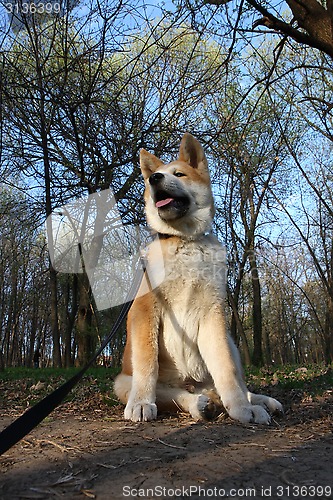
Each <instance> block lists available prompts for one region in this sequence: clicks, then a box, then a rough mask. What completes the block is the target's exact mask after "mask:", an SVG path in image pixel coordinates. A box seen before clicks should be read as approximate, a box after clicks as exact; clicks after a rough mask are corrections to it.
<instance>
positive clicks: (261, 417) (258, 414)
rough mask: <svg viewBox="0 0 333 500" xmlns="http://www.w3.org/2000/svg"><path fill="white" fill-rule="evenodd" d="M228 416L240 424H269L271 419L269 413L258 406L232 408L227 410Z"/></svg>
mask: <svg viewBox="0 0 333 500" xmlns="http://www.w3.org/2000/svg"><path fill="white" fill-rule="evenodd" d="M228 413H229V416H230V417H231V418H233V419H234V420H238V421H239V422H241V423H242V424H248V423H255V424H266V425H267V424H270V422H271V417H270V415H269V413H267V411H266V410H265V409H264V408H263V407H262V406H258V405H246V406H245V405H244V406H233V407H231V408H230V409H228Z"/></svg>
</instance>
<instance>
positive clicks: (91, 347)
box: [76, 273, 96, 366]
mask: <svg viewBox="0 0 333 500" xmlns="http://www.w3.org/2000/svg"><path fill="white" fill-rule="evenodd" d="M78 292H79V294H78V295H79V308H78V315H77V323H76V342H77V349H78V353H77V362H78V365H79V366H84V365H85V364H86V363H87V362H88V361H89V360H90V358H91V357H92V355H93V354H94V352H95V349H96V332H95V331H94V328H93V316H94V311H93V307H92V303H91V288H90V284H89V279H88V276H87V274H86V273H82V274H79V275H78Z"/></svg>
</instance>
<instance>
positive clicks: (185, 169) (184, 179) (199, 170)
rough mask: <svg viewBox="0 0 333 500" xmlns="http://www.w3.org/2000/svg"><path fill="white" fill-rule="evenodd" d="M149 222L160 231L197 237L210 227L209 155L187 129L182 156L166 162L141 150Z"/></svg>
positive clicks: (180, 153) (181, 148)
mask: <svg viewBox="0 0 333 500" xmlns="http://www.w3.org/2000/svg"><path fill="white" fill-rule="evenodd" d="M140 166H141V171H142V175H143V177H144V180H145V184H146V190H145V203H146V214H147V221H148V224H149V225H150V227H151V228H152V229H154V230H155V231H156V232H158V233H162V234H170V235H177V236H185V237H188V238H193V237H196V236H198V235H200V234H203V233H204V232H206V231H209V230H210V227H211V222H212V219H213V217H214V201H213V196H212V190H211V184H210V178H209V172H208V167H207V159H206V156H205V153H204V150H203V149H202V147H201V145H200V144H199V142H198V141H197V140H196V139H195V138H194V137H193V136H192V135H191V134H188V133H186V134H185V135H184V136H183V138H182V141H181V144H180V149H179V155H178V160H176V161H173V162H171V163H168V164H164V163H163V162H162V161H161V160H159V159H158V158H156V156H154V155H152V154H150V153H148V152H147V151H145V150H141V153H140Z"/></svg>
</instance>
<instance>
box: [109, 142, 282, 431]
mask: <svg viewBox="0 0 333 500" xmlns="http://www.w3.org/2000/svg"><path fill="white" fill-rule="evenodd" d="M140 163H141V170H142V174H143V177H144V179H145V184H146V190H145V204H146V213H147V220H148V223H149V224H150V226H151V227H152V229H153V230H155V231H156V232H157V233H160V234H161V236H160V239H159V240H156V241H155V242H153V243H152V244H151V245H150V247H149V248H148V251H147V259H148V263H149V265H150V266H151V268H155V267H158V266H157V264H158V263H157V262H155V261H156V255H158V252H157V251H156V249H157V247H156V245H161V250H162V254H163V264H164V272H165V277H164V280H163V282H162V284H160V286H158V287H157V288H155V289H153V290H151V291H150V292H149V293H146V294H145V295H142V296H138V298H136V300H135V301H134V303H133V305H132V307H131V310H130V313H129V316H128V322H127V343H126V348H125V352H124V359H123V370H122V372H121V374H120V375H119V376H118V377H117V378H116V380H115V392H116V394H117V396H118V397H119V399H120V400H121V401H122V402H123V403H125V404H126V408H125V418H126V419H129V420H133V421H141V420H143V421H147V420H152V419H154V418H156V415H157V409H159V410H160V411H164V410H175V409H180V410H181V411H185V412H189V413H191V415H192V416H193V417H194V418H196V419H199V418H213V417H214V416H216V415H217V414H219V413H220V412H221V411H222V410H223V408H224V409H226V411H227V412H228V413H229V415H230V416H231V417H232V418H234V419H236V420H239V421H240V422H244V423H245V422H257V423H269V421H270V415H269V413H268V412H271V413H272V412H275V411H282V406H281V404H280V403H279V402H278V401H276V400H275V399H273V398H270V397H267V396H259V395H255V394H252V393H250V392H249V391H248V390H247V388H246V385H245V382H244V380H243V376H242V368H241V363H240V358H239V354H238V351H237V348H236V347H235V345H234V343H233V342H232V340H231V338H230V337H229V335H228V333H227V330H226V325H225V315H224V302H225V279H226V269H225V258H224V249H223V247H222V246H221V244H220V243H219V242H218V240H217V239H216V238H215V237H214V236H213V235H212V234H211V232H210V230H211V222H212V219H213V216H214V202H213V196H212V191H211V185H210V179H209V172H208V167H207V160H206V157H205V154H204V151H203V149H202V147H201V145H200V144H199V143H198V141H197V140H196V139H194V138H193V137H192V136H191V135H190V134H185V135H184V137H183V139H182V142H181V145H180V151H179V157H178V159H177V160H176V161H173V162H171V163H169V164H167V165H165V164H163V163H162V162H161V160H159V159H158V158H156V157H155V156H154V155H152V154H150V153H148V152H147V151H142V152H141V156H140ZM156 173H158V176H156V175H155V176H153V174H156ZM180 175H181V176H180ZM151 176H153V177H151ZM158 192H159V194H158ZM161 192H162V195H161ZM159 195H160V196H162V198H163V197H164V198H165V199H166V201H165V205H164V206H162V207H159V208H158V207H157V206H156V203H157V201H158V199H159V198H158V196H159ZM168 197H169V198H168ZM170 200H171V201H170ZM163 203H164V202H163ZM142 286H144V285H142ZM145 286H147V284H146V285H145Z"/></svg>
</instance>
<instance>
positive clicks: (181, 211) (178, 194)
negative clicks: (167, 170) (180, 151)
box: [149, 172, 190, 220]
mask: <svg viewBox="0 0 333 500" xmlns="http://www.w3.org/2000/svg"><path fill="white" fill-rule="evenodd" d="M149 184H150V186H151V190H152V195H153V199H154V202H155V207H156V208H157V209H158V213H159V216H160V217H161V219H165V220H171V219H178V218H179V217H183V216H184V215H185V214H186V213H187V211H188V209H189V206H190V199H189V196H188V195H186V193H185V192H184V193H183V190H182V189H176V190H175V187H174V186H170V185H169V182H168V179H167V177H166V176H165V175H164V174H163V173H162V172H155V173H154V174H152V175H151V176H150V177H149Z"/></svg>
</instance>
